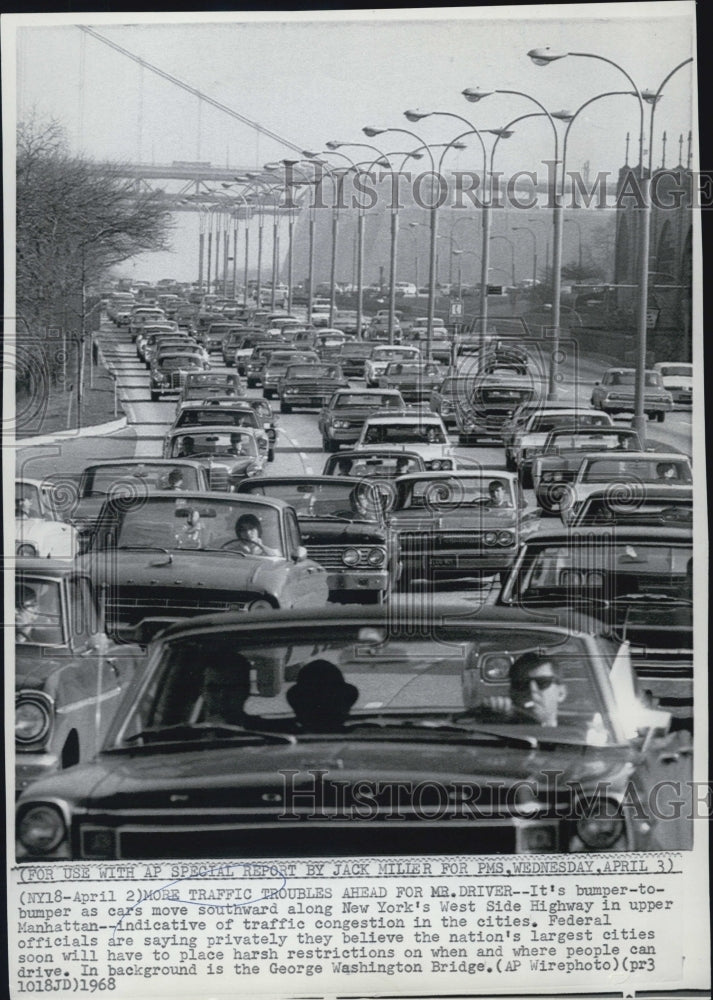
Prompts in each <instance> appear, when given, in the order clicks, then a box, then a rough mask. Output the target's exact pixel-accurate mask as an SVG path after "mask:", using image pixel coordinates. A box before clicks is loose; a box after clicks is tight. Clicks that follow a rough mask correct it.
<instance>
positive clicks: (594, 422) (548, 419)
mask: <svg viewBox="0 0 713 1000" xmlns="http://www.w3.org/2000/svg"><path fill="white" fill-rule="evenodd" d="M573 423H575V424H577V425H578V426H579V427H611V420H610V419H609V417H608V416H607V415H606V414H605V413H601V414H596V413H578V414H575V413H555V414H548V415H545V416H541V417H538V416H533V417H532V418H531V420H530V424H529V426H528V433H529V434H546V433H548V432H549V431H551V430H554V429H555V428H556V427H571V426H572V424H573Z"/></svg>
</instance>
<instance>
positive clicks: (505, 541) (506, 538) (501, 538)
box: [498, 531, 515, 545]
mask: <svg viewBox="0 0 713 1000" xmlns="http://www.w3.org/2000/svg"><path fill="white" fill-rule="evenodd" d="M514 541H515V536H514V535H513V533H512V531H499V532H498V545H512V543H513V542H514Z"/></svg>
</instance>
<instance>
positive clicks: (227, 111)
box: [77, 24, 302, 155]
mask: <svg viewBox="0 0 713 1000" xmlns="http://www.w3.org/2000/svg"><path fill="white" fill-rule="evenodd" d="M77 27H78V28H79V30H80V31H83V32H85V34H87V35H91V36H92V38H96V39H97V41H99V42H103V43H104V45H108V46H109V48H111V49H114V50H115V51H116V52H120V53H121V54H122V55H124V56H126V57H127V58H128V59H131V60H133V61H134V62H135V63H138V65H139V66H142V67H144V68H146V69H148V70H150V71H151V72H152V73H156V74H157V75H158V76H160V77H162V78H163V79H164V80H168V82H169V83H172V84H173V85H174V86H176V87H180V88H181V90H185V91H187V92H188V93H189V94H193V95H194V96H195V97H198V98H199V99H200V100H201V101H205V102H206V103H207V104H210V105H212V106H213V107H214V108H217V109H218V110H219V111H222V112H224V113H225V114H226V115H230V117H231V118H236V119H237V120H238V121H240V122H242V123H243V124H244V125H249V126H250V128H252V129H254V130H255V131H256V132H258V133H260V134H261V135H266V136H268V138H270V139H274V140H275V141H276V142H279V143H280V144H281V145H283V146H287V147H288V148H289V149H291V150H293V151H294V152H297V153H300V155H301V153H302V148H301V146H298V145H297V144H296V143H294V142H291V141H290V140H289V139H285V138H284V137H283V136H281V135H278V134H277V132H273V131H272V130H271V129H269V128H265V126H264V125H260V123H259V122H255V121H252V119H250V118H246V116H245V115H241V114H240V112H239V111H235V110H234V109H233V108H229V107H228V106H227V105H226V104H221V103H220V101H216V100H215V99H214V98H213V97H209V96H208V95H207V94H204V93H202V92H201V91H200V90H197V89H196V88H195V87H191V86H190V85H189V84H187V83H184V82H183V80H179V79H178V78H177V77H175V76H172V75H171V74H170V73H167V72H166V71H165V70H162V69H159V67H158V66H154V65H153V64H152V63H150V62H147V61H146V60H145V59H142V58H141V56H137V55H134V53H133V52H129V50H128V49H125V48H123V47H122V46H121V45H118V44H117V43H116V42H112V41H111V40H110V39H109V38H105V37H104V35H100V34H99V32H98V31H95V30H94V29H93V28H90V27H89V26H88V25H86V24H78V25H77Z"/></svg>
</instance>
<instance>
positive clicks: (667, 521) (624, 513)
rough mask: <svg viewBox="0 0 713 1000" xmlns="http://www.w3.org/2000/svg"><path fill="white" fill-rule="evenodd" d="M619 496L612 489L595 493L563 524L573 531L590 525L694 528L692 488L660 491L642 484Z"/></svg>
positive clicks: (669, 487) (684, 487) (662, 489)
mask: <svg viewBox="0 0 713 1000" xmlns="http://www.w3.org/2000/svg"><path fill="white" fill-rule="evenodd" d="M617 492H618V491H612V489H611V488H610V487H606V488H604V489H599V490H595V492H594V493H590V494H589V496H588V497H587V498H586V500H583V501H582V503H581V504H580V506H579V508H578V509H577V510H576V511H575V512H574V513H573V514H572V515H571V517H569V518H566V519H565V518H563V521H565V524H566V526H571V527H572V528H580V527H584V526H585V525H589V524H598V525H607V526H609V527H619V526H622V525H623V526H625V527H626V526H629V525H631V526H635V527H639V526H641V527H643V526H645V525H651V526H652V527H674V528H675V527H680V528H684V527H688V528H691V529H692V528H693V487H692V486H666V487H657V486H656V485H650V484H646V483H642V484H641V485H635V486H633V487H632V488H631V489H630V490H629V491H628V492H627V493H626V495H623V494H620V495H617Z"/></svg>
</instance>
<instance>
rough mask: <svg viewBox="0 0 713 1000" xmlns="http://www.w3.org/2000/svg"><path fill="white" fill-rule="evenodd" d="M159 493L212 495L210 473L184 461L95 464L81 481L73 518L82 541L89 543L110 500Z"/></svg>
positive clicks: (121, 460)
mask: <svg viewBox="0 0 713 1000" xmlns="http://www.w3.org/2000/svg"><path fill="white" fill-rule="evenodd" d="M157 489H158V490H163V489H177V490H189V491H191V492H197V491H198V492H208V490H209V489H210V484H209V482H208V473H207V471H206V469H205V468H204V466H203V465H201V463H200V462H196V461H192V460H190V459H183V458H181V459H173V460H168V459H165V458H146V459H141V458H118V459H110V460H107V461H104V462H93V463H92V464H91V465H87V466H86V467H85V468H84V469H83V471H82V474H81V476H80V477H79V482H78V485H77V490H76V496H75V498H74V502H73V503H72V508H71V511H69V518H70V520H71V522H72V524H73V525H74V526H75V528H76V529H77V531H78V532H79V533H80V539H82V540H88V536H89V535H90V534H91V532H92V531H93V529H94V526H95V525H96V522H97V518H98V517H99V512H100V511H101V509H102V507H103V506H104V503H105V501H106V499H107V497H116V498H118V497H121V496H126V497H137V496H146V495H147V494H148V493H149V492H151V491H152V490H157Z"/></svg>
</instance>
